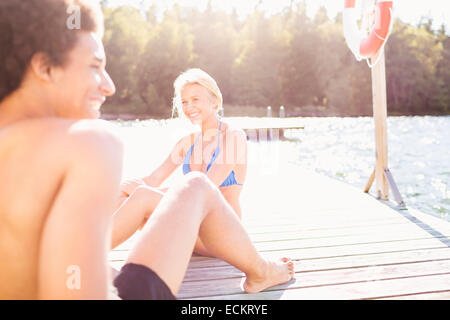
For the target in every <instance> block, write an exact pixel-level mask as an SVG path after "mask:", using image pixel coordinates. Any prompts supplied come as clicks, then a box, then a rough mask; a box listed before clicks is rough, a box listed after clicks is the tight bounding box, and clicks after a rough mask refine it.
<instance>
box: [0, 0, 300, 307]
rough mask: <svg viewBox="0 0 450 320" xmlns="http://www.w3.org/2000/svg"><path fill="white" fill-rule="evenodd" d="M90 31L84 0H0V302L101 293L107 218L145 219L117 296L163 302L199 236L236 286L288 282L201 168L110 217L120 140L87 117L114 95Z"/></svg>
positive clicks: (92, 11)
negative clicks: (73, 14) (234, 275)
mask: <svg viewBox="0 0 450 320" xmlns="http://www.w3.org/2000/svg"><path fill="white" fill-rule="evenodd" d="M71 4H75V5H77V6H78V9H79V10H80V11H79V13H80V16H79V17H80V18H81V23H80V28H79V29H75V30H71V29H69V28H67V24H66V20H67V17H68V16H67V12H70V10H68V9H69V6H70V5H71ZM102 27H103V21H102V16H101V12H100V8H99V7H98V5H97V4H95V2H94V1H90V0H27V1H17V0H2V1H1V2H0V48H2V51H1V53H0V68H1V69H0V164H1V165H0V181H2V184H1V185H0V257H1V259H2V262H1V263H0V299H106V298H107V296H108V279H109V277H108V264H107V253H108V250H109V249H110V247H111V238H112V233H111V230H112V224H111V222H113V226H114V229H117V228H118V227H120V228H123V229H127V228H128V229H129V230H130V233H132V232H134V231H135V230H136V228H138V227H139V226H140V225H141V224H142V220H143V219H144V218H146V217H148V216H150V217H149V219H148V222H147V223H146V225H145V227H144V229H143V230H142V235H141V237H139V239H138V240H137V241H136V243H135V246H134V247H133V248H132V250H131V252H130V255H129V257H128V260H127V263H126V264H125V266H124V267H123V268H122V270H121V272H120V274H119V275H118V277H117V278H116V279H115V281H114V284H115V286H116V287H117V289H118V294H119V296H120V297H121V298H123V299H173V298H175V295H176V293H177V292H178V289H179V287H180V285H181V281H182V280H183V277H184V273H185V271H186V268H187V265H188V263H189V259H190V256H191V254H192V251H193V248H194V245H195V242H196V239H197V237H198V236H199V235H200V236H201V237H202V239H203V238H204V239H205V241H206V242H207V243H211V245H210V246H209V247H208V250H211V252H213V253H214V255H215V256H217V257H219V258H221V259H223V260H225V261H227V262H229V263H231V264H233V265H235V266H236V267H237V268H239V269H240V270H242V271H243V272H244V273H245V274H246V278H245V282H244V283H243V287H244V289H245V290H246V291H247V292H259V291H261V290H264V289H265V288H267V287H270V286H273V285H276V284H280V283H284V282H287V281H289V280H290V279H292V278H293V274H294V270H293V263H292V261H290V260H289V259H287V258H282V259H279V260H275V261H268V260H266V259H264V258H263V257H262V256H261V255H260V254H259V253H258V252H257V251H256V249H255V248H254V246H253V245H252V243H251V241H250V239H249V237H248V235H247V233H246V232H245V230H244V229H243V227H242V225H241V224H240V222H239V220H238V218H237V217H236V215H235V214H234V213H233V210H232V209H231V207H230V206H229V204H228V203H227V202H226V201H225V199H224V198H223V196H222V194H221V193H220V191H219V190H218V189H217V187H215V186H214V185H213V184H212V183H211V181H210V180H209V179H208V178H207V177H206V176H205V175H204V174H201V173H191V174H187V175H186V176H185V178H184V179H183V181H182V182H181V183H180V184H179V185H176V186H174V187H173V188H171V189H170V190H169V191H168V192H167V193H166V194H165V195H164V197H163V196H162V194H161V193H159V192H158V191H157V190H154V192H150V193H149V192H148V190H147V189H146V194H149V197H148V201H150V202H151V203H149V202H146V203H144V204H143V203H139V202H136V201H130V200H129V201H125V202H124V204H123V205H122V206H121V207H120V208H119V209H118V211H117V212H116V213H115V214H114V215H112V213H113V211H114V202H115V200H116V199H117V198H118V196H119V185H120V178H121V170H122V146H121V144H120V142H119V140H118V139H117V138H116V137H115V136H114V134H113V133H111V129H110V128H109V126H108V125H107V124H106V123H105V122H102V121H99V120H96V118H97V117H98V116H99V108H100V106H101V104H102V103H103V101H104V99H105V97H107V96H110V95H112V94H113V93H114V91H115V88H114V84H113V82H112V81H111V79H110V78H109V76H108V74H107V73H106V71H105V60H106V59H105V53H104V49H103V46H102V43H101V35H102ZM141 189H142V188H137V189H136V190H135V192H140V190H141ZM142 205H145V212H144V211H142V210H138V209H139V208H138V207H139V206H142ZM143 213H144V215H142V216H139V215H141V214H143ZM127 215H128V217H131V216H133V215H134V218H133V219H130V218H129V219H126V220H125V222H124V223H122V222H123V221H122V220H121V217H125V216H127ZM128 229H127V230H128ZM126 233H128V231H126ZM212 239H214V241H212ZM236 248H239V250H236ZM72 272H75V273H76V275H78V277H79V281H80V283H79V285H76V286H73V285H72V284H71V283H70V280H71V276H72Z"/></svg>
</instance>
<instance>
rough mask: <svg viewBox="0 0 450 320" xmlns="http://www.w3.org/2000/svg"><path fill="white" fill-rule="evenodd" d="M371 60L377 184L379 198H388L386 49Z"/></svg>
mask: <svg viewBox="0 0 450 320" xmlns="http://www.w3.org/2000/svg"><path fill="white" fill-rule="evenodd" d="M379 55H381V56H380V57H379ZM377 59H379V61H378V62H376V61H377ZM371 61H372V64H374V63H376V64H375V65H374V66H373V68H372V99H373V118H374V122H375V156H376V164H375V184H376V190H377V196H378V198H380V199H382V200H388V198H389V184H388V181H387V179H386V177H385V175H384V170H385V169H387V168H388V147H387V99H386V68H385V59H384V49H381V50H380V51H379V52H378V54H377V55H375V57H372V59H371ZM369 181H370V179H369ZM369 188H370V186H369ZM366 189H367V187H366Z"/></svg>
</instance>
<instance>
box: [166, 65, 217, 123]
mask: <svg viewBox="0 0 450 320" xmlns="http://www.w3.org/2000/svg"><path fill="white" fill-rule="evenodd" d="M192 83H196V84H199V85H201V86H202V87H204V88H205V89H207V90H208V92H209V93H210V95H211V98H216V99H217V112H219V111H221V110H223V98H222V93H221V92H220V89H219V86H218V85H217V83H216V81H215V80H214V79H213V77H211V76H210V75H209V74H207V73H206V72H205V71H203V70H201V69H198V68H193V69H188V70H186V71H185V72H183V73H182V74H180V75H179V76H178V77H177V78H176V80H175V82H174V83H173V87H174V89H175V92H174V97H173V107H172V117H173V116H175V115H178V116H182V115H183V104H182V101H181V90H182V89H183V87H184V86H185V85H187V84H192Z"/></svg>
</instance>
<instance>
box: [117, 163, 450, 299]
mask: <svg viewBox="0 0 450 320" xmlns="http://www.w3.org/2000/svg"><path fill="white" fill-rule="evenodd" d="M241 200H242V207H243V224H244V225H245V227H246V229H247V230H248V232H249V234H250V236H251V238H252V240H253V242H254V244H255V246H256V248H257V249H258V251H260V252H261V254H262V255H264V256H266V257H281V256H288V257H290V258H291V259H293V260H294V261H295V279H294V280H292V281H290V282H289V283H286V284H283V285H279V286H276V287H273V288H269V289H267V290H265V291H263V292H261V293H258V294H246V293H243V292H242V291H241V289H240V283H241V280H242V277H243V274H242V272H241V271H239V270H237V269H236V268H234V267H233V266H231V265H229V264H227V263H225V262H224V261H221V260H219V259H213V258H206V257H201V256H193V257H192V259H191V262H190V264H189V268H188V270H187V272H186V275H185V279H184V282H183V284H182V286H181V289H180V292H179V293H178V295H177V297H178V298H179V299H201V300H206V299H237V300H241V299H242V300H245V299H271V300H274V299H276V300H278V299H333V300H334V299H345V300H348V299H450V223H449V222H447V221H445V220H442V219H439V218H436V217H433V216H431V215H428V214H424V213H421V212H418V211H415V210H411V209H407V210H396V208H395V207H393V206H395V204H393V205H390V203H388V202H386V201H379V200H377V199H375V198H374V197H373V196H371V195H369V194H366V193H364V192H363V186H361V188H360V189H357V188H354V187H352V186H349V185H347V184H345V183H342V182H339V181H337V180H333V179H330V178H327V177H324V176H322V175H319V174H316V173H312V172H306V171H302V170H299V169H298V167H293V166H292V165H290V164H289V163H284V162H283V163H280V164H279V166H278V168H277V170H275V171H272V173H269V172H263V171H261V170H260V168H258V167H256V166H250V167H249V173H248V177H247V181H246V185H245V189H244V191H243V194H242V197H241ZM406 204H407V205H408V203H406ZM136 236H138V234H137V235H136ZM132 242H133V238H131V239H130V240H129V241H127V242H126V243H124V244H122V245H121V246H120V247H118V248H117V249H116V250H114V251H112V252H111V253H110V255H109V259H110V265H111V266H112V267H114V268H116V269H119V268H120V267H121V266H122V265H123V263H124V260H125V258H126V256H127V254H128V249H129V248H130V245H131V244H132ZM236 249H237V250H238V248H236Z"/></svg>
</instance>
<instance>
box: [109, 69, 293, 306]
mask: <svg viewBox="0 0 450 320" xmlns="http://www.w3.org/2000/svg"><path fill="white" fill-rule="evenodd" d="M174 105H175V108H176V109H178V111H182V112H183V114H184V115H185V116H186V117H187V118H188V119H189V120H190V121H191V122H192V123H196V124H199V125H200V126H201V129H202V130H201V132H200V133H198V134H193V135H188V136H186V137H184V138H182V139H181V140H180V141H179V142H178V143H177V144H176V146H175V148H174V150H173V151H172V152H171V154H170V155H169V156H168V157H167V159H166V160H165V161H164V162H163V163H162V164H161V165H160V166H159V167H158V168H157V169H156V170H155V171H154V172H152V173H151V174H150V175H149V176H147V177H145V178H143V179H142V180H133V181H127V182H125V183H123V184H122V197H121V199H120V201H121V204H120V207H119V208H118V209H117V211H116V212H115V213H114V216H113V233H112V247H115V246H117V245H118V244H119V243H121V242H123V241H124V240H126V239H127V238H128V237H130V236H131V235H132V234H133V233H134V232H135V231H136V230H137V229H138V228H141V227H142V226H143V230H142V233H141V234H140V236H139V238H138V239H137V241H136V243H134V245H133V248H132V250H131V251H130V254H129V256H128V259H127V261H126V263H125V265H124V267H123V268H122V269H121V271H120V273H119V275H118V276H117V277H116V278H115V280H114V285H115V286H116V287H117V289H118V294H119V296H120V297H121V298H123V299H141V298H146V299H173V298H175V295H176V294H177V292H178V290H179V288H180V285H181V282H182V281H183V278H184V274H185V272H186V268H187V266H188V263H189V261H190V257H191V255H192V252H193V250H195V251H196V252H198V253H201V254H205V255H210V256H215V257H218V258H220V259H222V260H224V261H226V262H228V263H230V264H232V265H234V266H235V267H236V268H238V269H240V270H241V271H243V272H244V273H245V279H244V281H243V282H242V289H243V290H245V291H246V292H248V293H255V292H259V291H262V290H264V289H266V288H269V287H271V286H274V285H277V284H281V283H285V282H287V281H289V280H291V279H293V277H294V263H293V261H291V260H290V259H289V258H286V257H283V258H280V259H270V260H269V259H265V258H264V257H262V256H261V254H260V253H259V252H258V251H257V250H256V248H255V247H254V245H253V244H252V242H251V240H250V238H249V236H248V234H247V232H246V231H245V229H244V228H243V226H242V224H241V223H240V221H239V217H240V214H241V212H240V207H239V201H238V199H239V194H240V192H241V189H242V183H243V182H244V178H245V170H246V156H245V155H246V139H245V135H244V134H243V132H242V131H240V130H233V129H231V128H230V127H229V126H228V125H227V124H226V123H224V122H222V121H221V119H220V118H219V117H218V115H217V110H220V108H221V107H222V96H221V94H220V91H219V89H218V87H217V85H216V84H215V81H214V80H213V79H212V78H211V77H210V76H209V75H207V74H206V73H205V72H203V71H201V70H198V69H193V70H188V71H187V72H186V73H183V74H182V75H180V77H179V78H178V79H177V81H175V98H174ZM231 139H234V140H235V142H233V143H234V144H232V143H227V141H228V142H229V141H230V140H231ZM239 148H242V150H239V151H240V152H238V150H237V149H239ZM230 149H231V150H230ZM232 151H233V152H232ZM227 153H228V157H225V158H224V157H220V154H225V155H227ZM238 153H240V154H241V155H242V159H239V157H238V156H237V154H238ZM180 165H182V166H183V167H182V168H183V171H184V173H185V177H183V178H182V179H181V181H180V183H178V184H176V185H174V186H171V187H170V188H169V189H168V190H163V189H159V188H157V187H158V186H160V185H161V183H162V182H163V181H164V180H165V179H166V178H167V177H168V176H169V175H170V174H171V173H172V172H173V171H174V170H175V169H176V168H177V167H179V166H180ZM147 220H148V221H147Z"/></svg>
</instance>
